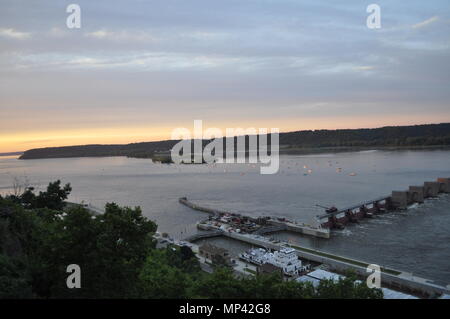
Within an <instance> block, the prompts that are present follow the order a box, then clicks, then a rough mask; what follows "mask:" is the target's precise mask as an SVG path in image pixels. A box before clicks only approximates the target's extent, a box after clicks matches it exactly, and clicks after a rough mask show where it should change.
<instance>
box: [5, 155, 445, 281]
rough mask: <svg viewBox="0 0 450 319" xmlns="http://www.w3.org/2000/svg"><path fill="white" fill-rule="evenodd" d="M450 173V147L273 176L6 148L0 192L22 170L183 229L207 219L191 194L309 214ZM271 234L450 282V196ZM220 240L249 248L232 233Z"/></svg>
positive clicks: (303, 166)
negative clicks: (316, 230)
mask: <svg viewBox="0 0 450 319" xmlns="http://www.w3.org/2000/svg"><path fill="white" fill-rule="evenodd" d="M438 177H450V151H442V150H440V151H364V152H351V153H337V154H317V155H283V156H281V157H280V170H279V172H278V173H277V174H275V175H261V174H260V170H259V166H258V165H254V164H213V165H165V164H156V163H152V162H151V160H147V159H132V158H125V157H105V158H68V159H45V160H27V161H22V160H18V159H17V158H16V157H0V194H6V193H11V192H12V185H13V181H14V178H18V179H19V180H21V181H25V180H27V181H28V183H29V184H30V185H32V186H34V187H36V189H37V190H43V189H45V186H46V185H47V184H48V183H49V182H50V181H53V180H56V179H61V180H62V182H63V183H71V185H72V188H73V191H72V194H71V197H70V200H72V201H76V202H81V201H84V202H86V203H91V204H92V205H94V206H97V207H102V206H103V205H104V204H105V203H106V202H112V201H114V202H116V203H118V204H120V205H128V206H141V208H142V210H143V212H144V214H145V215H146V216H147V217H149V218H150V219H152V220H155V221H156V222H157V223H158V225H159V230H160V231H162V232H168V233H170V234H171V235H172V236H173V237H176V238H183V237H185V236H186V235H189V234H192V233H193V232H195V231H196V229H195V223H196V222H197V221H198V220H200V219H202V218H205V215H204V214H203V213H200V212H196V211H193V210H191V209H189V208H187V207H184V206H182V205H180V204H179V203H178V198H179V197H182V196H187V197H188V198H189V199H190V200H192V201H193V202H196V203H198V204H201V205H204V206H211V207H215V208H219V209H224V210H230V211H235V212H239V213H242V214H246V215H250V216H260V215H278V216H284V217H288V218H291V219H295V220H299V221H304V222H309V221H310V220H311V219H312V218H313V217H314V216H316V215H318V214H321V213H323V210H322V209H320V208H318V207H316V206H315V205H316V204H321V205H325V206H327V205H336V206H337V207H344V206H348V205H352V204H355V203H358V202H361V201H365V200H368V199H374V198H377V197H380V196H384V195H388V194H390V193H391V191H393V190H405V189H407V188H408V187H409V186H410V185H421V184H423V182H424V181H434V180H435V179H436V178H438ZM272 236H273V237H277V238H281V239H284V240H288V241H291V242H297V243H301V244H303V245H305V246H309V247H314V248H317V249H321V250H324V251H329V252H333V253H336V254H341V255H344V256H348V257H353V258H357V259H361V260H364V261H367V262H371V263H377V264H379V265H383V266H389V267H392V268H395V269H399V270H403V271H408V272H412V273H414V274H416V275H420V276H423V277H425V278H429V279H433V280H435V281H436V282H438V283H441V284H442V283H444V284H449V283H450V195H441V196H440V197H439V198H438V199H432V200H427V201H426V203H425V204H423V205H415V206H413V207H412V208H410V209H409V210H407V211H405V212H395V213H390V214H385V215H381V216H378V217H377V218H374V219H372V220H364V221H363V222H361V223H360V224H357V225H351V226H349V227H347V228H346V229H345V230H343V231H337V232H333V235H332V238H331V239H330V240H324V239H315V238H314V239H313V238H308V237H301V236H299V235H296V234H291V233H279V234H273V235H272ZM214 241H215V242H217V243H218V244H219V245H222V246H225V247H227V248H230V249H233V250H234V251H238V250H244V249H246V248H247V246H245V245H238V244H237V243H235V242H230V241H228V240H225V239H221V238H219V239H215V240H214Z"/></svg>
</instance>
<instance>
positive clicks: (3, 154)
mask: <svg viewBox="0 0 450 319" xmlns="http://www.w3.org/2000/svg"><path fill="white" fill-rule="evenodd" d="M23 153H24V152H9V153H0V157H6V156H16V155H17V156H19V155H22V154H23Z"/></svg>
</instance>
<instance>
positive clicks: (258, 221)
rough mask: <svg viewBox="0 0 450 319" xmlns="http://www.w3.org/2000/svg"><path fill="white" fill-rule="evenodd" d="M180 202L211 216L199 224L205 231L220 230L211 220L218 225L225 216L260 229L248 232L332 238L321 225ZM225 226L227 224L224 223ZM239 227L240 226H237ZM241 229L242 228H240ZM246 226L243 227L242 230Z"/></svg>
mask: <svg viewBox="0 0 450 319" xmlns="http://www.w3.org/2000/svg"><path fill="white" fill-rule="evenodd" d="M179 202H180V203H181V204H183V205H185V206H187V207H189V208H191V209H194V210H197V211H200V212H204V213H207V214H209V215H210V218H208V219H206V220H203V221H201V222H199V223H198V224H197V227H198V228H200V229H203V230H218V229H219V228H220V227H219V226H215V225H214V224H215V223H214V222H212V221H211V219H215V220H216V224H217V223H218V220H220V218H221V217H223V216H225V217H227V218H230V219H233V218H234V219H239V220H247V221H250V222H251V223H254V224H255V225H258V227H257V228H256V229H254V230H250V231H248V232H251V233H253V232H255V233H256V232H259V233H264V234H268V233H271V232H277V231H282V230H288V231H292V232H295V233H299V234H303V235H308V236H314V237H320V238H330V230H329V229H328V228H323V227H321V226H320V225H319V226H310V225H307V224H304V223H296V222H293V221H289V220H286V219H285V218H279V217H274V216H266V217H258V218H255V217H250V216H244V215H241V214H238V213H233V212H229V211H224V210H218V209H213V208H210V207H204V206H200V205H197V204H195V203H193V202H191V201H189V200H188V199H187V197H182V198H180V199H179ZM223 224H225V222H223ZM236 227H238V226H236ZM239 227H241V226H239ZM243 227H244V226H243V225H242V228H243Z"/></svg>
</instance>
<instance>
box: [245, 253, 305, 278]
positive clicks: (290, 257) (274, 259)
mask: <svg viewBox="0 0 450 319" xmlns="http://www.w3.org/2000/svg"><path fill="white" fill-rule="evenodd" d="M239 257H240V258H241V259H243V260H245V261H248V262H250V263H253V264H256V265H262V264H265V263H268V264H272V265H274V266H277V267H279V268H281V269H282V270H283V273H284V274H285V275H287V276H296V275H298V274H299V272H300V271H304V270H306V268H307V267H305V266H302V262H301V260H300V259H298V257H297V254H296V253H295V249H293V248H287V247H286V248H282V249H280V250H277V251H275V252H274V253H271V252H269V251H267V250H265V249H263V248H256V249H250V250H249V251H247V252H245V253H243V254H241V255H240V256H239Z"/></svg>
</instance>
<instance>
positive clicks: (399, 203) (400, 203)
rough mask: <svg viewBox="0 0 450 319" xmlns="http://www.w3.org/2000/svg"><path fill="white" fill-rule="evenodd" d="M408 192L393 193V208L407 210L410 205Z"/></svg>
mask: <svg viewBox="0 0 450 319" xmlns="http://www.w3.org/2000/svg"><path fill="white" fill-rule="evenodd" d="M409 198H410V196H409V192H408V191H393V192H392V197H391V200H392V207H393V208H394V209H406V208H408V205H409V204H410V201H409Z"/></svg>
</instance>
